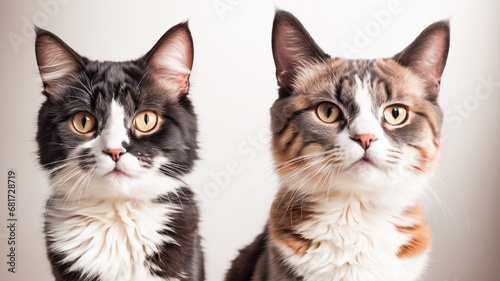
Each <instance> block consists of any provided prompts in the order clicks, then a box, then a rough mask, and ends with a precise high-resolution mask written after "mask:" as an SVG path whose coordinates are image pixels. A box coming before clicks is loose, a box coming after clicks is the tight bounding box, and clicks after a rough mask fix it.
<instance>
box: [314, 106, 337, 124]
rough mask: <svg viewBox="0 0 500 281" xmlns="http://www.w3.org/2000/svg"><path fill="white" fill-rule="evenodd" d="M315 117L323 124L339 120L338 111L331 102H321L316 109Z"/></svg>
mask: <svg viewBox="0 0 500 281" xmlns="http://www.w3.org/2000/svg"><path fill="white" fill-rule="evenodd" d="M316 115H317V116H318V118H319V119H320V120H321V121H323V122H325V123H333V122H335V121H337V119H338V118H339V115H340V110H339V108H338V107H337V106H336V105H335V104H333V103H331V102H322V103H320V104H319V105H318V106H317V107H316Z"/></svg>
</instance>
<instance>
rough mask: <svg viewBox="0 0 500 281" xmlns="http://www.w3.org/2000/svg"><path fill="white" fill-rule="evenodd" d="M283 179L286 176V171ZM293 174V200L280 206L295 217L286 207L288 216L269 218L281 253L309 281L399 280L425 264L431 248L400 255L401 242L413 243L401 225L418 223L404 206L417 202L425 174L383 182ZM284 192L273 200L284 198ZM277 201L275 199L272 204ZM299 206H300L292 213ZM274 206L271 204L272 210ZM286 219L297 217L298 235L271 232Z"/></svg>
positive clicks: (293, 230) (294, 229) (293, 229)
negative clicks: (318, 179)
mask: <svg viewBox="0 0 500 281" xmlns="http://www.w3.org/2000/svg"><path fill="white" fill-rule="evenodd" d="M281 180H282V183H283V182H286V177H285V178H281ZM295 180H296V182H294V186H295V187H296V188H295V190H289V191H288V195H285V197H286V196H289V198H290V197H291V198H292V199H290V200H289V201H287V203H289V202H292V204H293V205H294V206H283V207H282V208H289V210H290V211H289V212H290V216H295V218H289V217H286V211H285V214H284V215H282V217H285V218H284V219H283V218H281V219H280V218H278V221H279V222H278V223H277V224H276V223H274V224H273V223H271V226H270V227H271V229H270V231H271V237H272V239H273V241H275V245H276V246H277V249H278V251H279V253H280V254H281V255H282V256H283V257H284V258H285V260H286V263H287V264H290V265H293V267H291V268H293V269H294V271H295V273H296V274H298V275H299V276H302V277H303V278H304V280H307V281H313V280H314V281H331V280H335V281H341V280H357V281H371V280H391V281H397V280H403V279H404V278H408V280H415V278H417V277H418V275H419V274H420V271H419V270H417V269H418V268H421V267H423V266H425V264H426V262H427V259H428V258H427V257H428V252H429V250H428V249H426V250H425V252H424V254H422V255H418V256H415V257H412V258H408V259H401V258H399V257H398V256H397V253H398V252H399V251H400V249H401V246H402V245H406V244H407V243H410V242H411V241H412V237H411V236H409V235H407V234H405V233H403V232H401V231H399V230H398V227H397V226H400V227H413V225H415V224H416V223H418V222H417V221H416V220H414V218H412V217H408V216H405V211H407V210H408V209H409V208H411V207H414V206H415V205H418V202H419V198H420V197H421V195H422V191H423V190H424V189H425V188H423V187H424V186H425V185H426V182H427V180H426V179H425V178H423V177H416V176H414V177H408V178H407V179H406V180H405V181H404V182H394V183H392V184H391V183H390V182H388V183H387V184H386V185H383V186H381V185H379V184H373V183H369V182H367V181H364V180H360V179H353V178H351V177H347V176H337V177H334V178H331V179H329V180H328V181H326V182H322V183H318V182H315V181H311V180H310V178H308V177H302V178H295ZM360 185H362V186H360ZM285 192H286V191H285ZM280 196H283V193H281V194H280ZM280 196H278V197H277V198H276V199H275V200H277V201H279V200H282V199H281V198H280ZM294 197H295V199H294ZM279 205H280V204H279V203H278V204H276V202H275V205H274V206H279ZM297 208H300V211H295V213H294V211H293V209H297ZM275 211H276V210H275V209H273V210H271V216H273V214H274V212H275ZM280 214H281V213H280ZM280 216H281V215H280ZM297 216H300V218H297ZM272 220H273V219H272V218H271V221H272ZM285 220H288V221H293V223H292V224H291V225H290V231H291V234H293V235H297V236H294V237H300V241H299V240H297V241H295V242H290V241H292V240H287V239H283V238H284V237H286V236H282V235H283V234H280V233H279V232H274V233H273V230H274V229H278V228H280V226H279V224H281V223H285V224H286V223H287V222H286V221H285ZM275 222H276V220H275ZM294 239H295V238H294ZM294 243H299V244H302V245H307V246H301V248H294V245H298V244H294ZM415 264H418V266H414V265H415ZM402 278H403V279H402ZM404 280H407V279H404Z"/></svg>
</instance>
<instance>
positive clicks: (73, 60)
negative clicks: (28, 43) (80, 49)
mask: <svg viewBox="0 0 500 281" xmlns="http://www.w3.org/2000/svg"><path fill="white" fill-rule="evenodd" d="M35 53H36V61H37V63H38V70H39V71H40V76H41V77H42V81H43V86H44V89H45V91H44V94H45V95H47V96H48V97H53V98H58V97H59V96H60V93H61V91H60V90H61V89H60V88H61V87H64V85H65V80H68V79H71V74H74V73H75V72H77V71H78V70H80V69H81V68H82V60H83V58H82V57H81V56H80V55H78V54H77V53H76V52H75V51H74V50H73V49H71V48H70V47H69V46H68V45H67V44H66V43H64V42H63V41H62V40H61V39H60V38H59V37H57V36H56V35H55V34H53V33H51V32H49V31H47V30H43V29H40V28H36V41H35Z"/></svg>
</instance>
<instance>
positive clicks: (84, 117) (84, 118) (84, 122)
mask: <svg viewBox="0 0 500 281" xmlns="http://www.w3.org/2000/svg"><path fill="white" fill-rule="evenodd" d="M86 124H87V116H85V115H83V117H82V127H83V128H85V125H86Z"/></svg>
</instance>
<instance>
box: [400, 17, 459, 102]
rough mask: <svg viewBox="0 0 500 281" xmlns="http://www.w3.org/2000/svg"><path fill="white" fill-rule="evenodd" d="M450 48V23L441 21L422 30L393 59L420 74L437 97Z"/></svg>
mask: <svg viewBox="0 0 500 281" xmlns="http://www.w3.org/2000/svg"><path fill="white" fill-rule="evenodd" d="M449 48H450V23H449V22H448V21H439V22H435V23H433V24H431V25H430V26H429V27H427V28H426V29H425V30H424V31H422V33H421V34H420V35H419V36H418V37H417V38H416V39H415V41H413V42H412V43H411V44H410V45H409V46H408V47H406V48H405V49H404V50H403V51H402V52H400V53H398V54H397V55H395V56H394V57H393V59H394V60H395V61H397V62H398V63H399V64H401V65H403V66H406V67H408V68H410V69H411V70H413V71H414V72H415V73H416V74H417V75H419V76H420V77H421V78H422V79H423V80H424V81H425V82H426V84H427V92H428V93H429V94H430V95H432V96H433V97H436V96H437V95H438V93H439V87H440V84H441V75H442V74H443V70H444V67H445V65H446V59H447V58H448V50H449Z"/></svg>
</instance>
